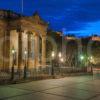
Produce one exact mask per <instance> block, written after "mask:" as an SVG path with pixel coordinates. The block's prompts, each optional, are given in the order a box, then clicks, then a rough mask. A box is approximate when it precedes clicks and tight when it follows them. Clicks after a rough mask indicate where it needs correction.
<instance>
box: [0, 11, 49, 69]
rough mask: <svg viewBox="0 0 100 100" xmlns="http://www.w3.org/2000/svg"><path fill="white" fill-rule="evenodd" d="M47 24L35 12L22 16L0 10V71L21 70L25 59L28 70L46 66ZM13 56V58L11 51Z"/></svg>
mask: <svg viewBox="0 0 100 100" xmlns="http://www.w3.org/2000/svg"><path fill="white" fill-rule="evenodd" d="M47 27H48V24H47V23H46V22H44V21H43V20H42V19H41V17H40V16H39V15H38V13H37V12H35V13H34V14H33V16H22V15H20V14H17V13H14V12H12V11H9V10H0V69H5V70H6V69H9V68H11V67H12V66H13V65H12V64H13V59H15V64H14V66H15V68H16V69H17V68H19V69H23V68H24V66H25V59H26V57H27V66H28V68H34V67H38V66H42V67H44V66H45V65H46V33H47ZM12 50H14V51H15V52H14V53H15V54H14V56H13V51H12Z"/></svg>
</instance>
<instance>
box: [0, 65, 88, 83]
mask: <svg viewBox="0 0 100 100" xmlns="http://www.w3.org/2000/svg"><path fill="white" fill-rule="evenodd" d="M86 72H87V68H86V67H85V68H78V67H52V66H46V67H44V68H42V67H41V66H40V67H38V68H31V69H28V68H27V69H25V68H24V69H12V68H10V69H8V70H2V69H0V83H2V82H13V81H16V82H17V81H20V80H28V79H32V80H39V79H45V78H52V76H66V75H70V74H72V73H86Z"/></svg>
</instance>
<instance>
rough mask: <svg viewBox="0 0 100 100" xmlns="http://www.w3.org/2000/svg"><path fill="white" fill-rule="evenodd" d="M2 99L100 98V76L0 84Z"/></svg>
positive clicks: (93, 99) (0, 97) (96, 99)
mask: <svg viewBox="0 0 100 100" xmlns="http://www.w3.org/2000/svg"><path fill="white" fill-rule="evenodd" d="M0 100H100V78H99V77H97V76H93V77H92V76H77V77H66V78H62V79H49V80H42V81H35V82H34V81H33V82H29V83H22V84H14V85H7V86H0Z"/></svg>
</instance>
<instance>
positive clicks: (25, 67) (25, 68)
mask: <svg viewBox="0 0 100 100" xmlns="http://www.w3.org/2000/svg"><path fill="white" fill-rule="evenodd" d="M24 56H25V66H24V79H26V77H27V50H26V49H25V51H24Z"/></svg>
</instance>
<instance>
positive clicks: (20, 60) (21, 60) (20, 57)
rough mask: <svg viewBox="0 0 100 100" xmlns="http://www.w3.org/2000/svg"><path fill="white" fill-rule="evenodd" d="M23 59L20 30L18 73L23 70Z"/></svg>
mask: <svg viewBox="0 0 100 100" xmlns="http://www.w3.org/2000/svg"><path fill="white" fill-rule="evenodd" d="M22 64H23V58H22V31H21V30H18V71H19V72H20V69H21V68H22Z"/></svg>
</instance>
